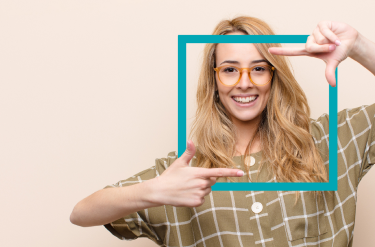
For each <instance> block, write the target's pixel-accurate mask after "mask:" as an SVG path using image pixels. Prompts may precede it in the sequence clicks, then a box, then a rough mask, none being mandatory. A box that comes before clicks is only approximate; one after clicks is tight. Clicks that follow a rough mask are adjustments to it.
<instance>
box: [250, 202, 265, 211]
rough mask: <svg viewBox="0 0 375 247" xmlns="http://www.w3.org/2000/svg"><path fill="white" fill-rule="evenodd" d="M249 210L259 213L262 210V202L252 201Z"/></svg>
mask: <svg viewBox="0 0 375 247" xmlns="http://www.w3.org/2000/svg"><path fill="white" fill-rule="evenodd" d="M251 210H252V211H253V212H254V213H256V214H259V213H260V212H262V210H263V205H262V203H260V202H254V204H253V205H252V206H251Z"/></svg>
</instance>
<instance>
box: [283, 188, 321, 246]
mask: <svg viewBox="0 0 375 247" xmlns="http://www.w3.org/2000/svg"><path fill="white" fill-rule="evenodd" d="M278 196H279V199H280V205H281V211H282V215H283V221H284V225H285V231H286V234H287V237H288V240H289V241H295V240H298V239H303V238H311V237H318V236H320V235H323V234H325V233H327V232H328V227H327V219H326V216H325V215H324V214H325V212H326V211H325V206H324V198H323V196H320V198H318V197H319V196H317V197H315V196H314V194H313V193H311V192H309V191H301V192H300V197H299V199H298V200H297V202H296V201H295V199H296V194H295V192H294V191H288V192H279V193H278Z"/></svg>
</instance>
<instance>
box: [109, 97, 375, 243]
mask: <svg viewBox="0 0 375 247" xmlns="http://www.w3.org/2000/svg"><path fill="white" fill-rule="evenodd" d="M374 115H375V104H372V105H370V106H361V107H357V108H354V109H345V110H343V111H340V112H339V113H338V118H337V120H338V126H337V127H338V129H337V135H338V147H337V149H338V152H337V154H338V158H337V165H338V177H337V180H338V190H337V191H333V192H327V191H326V192H324V193H323V196H322V197H321V198H320V199H319V198H316V197H314V196H313V194H312V193H311V192H306V191H305V192H303V191H301V194H300V195H301V196H300V198H299V200H298V201H297V203H296V204H295V192H294V191H212V192H211V193H210V194H208V195H207V196H206V197H205V202H204V204H203V205H201V206H199V207H174V206H170V205H164V206H159V207H153V208H148V209H145V210H140V211H138V212H135V213H132V214H130V215H126V216H124V217H122V218H120V219H118V220H116V221H114V222H112V223H109V224H106V225H105V227H106V228H107V229H108V230H109V231H110V232H111V233H112V234H113V235H115V236H116V237H118V238H119V239H122V240H133V239H136V238H138V237H147V238H149V239H151V240H152V241H154V242H155V243H156V244H158V245H159V246H186V247H187V246H189V247H193V246H197V247H211V246H212V247H217V246H220V247H223V246H225V247H227V246H230V247H236V246H238V247H244V246H262V247H266V246H267V247H268V246H273V247H284V246H309V247H311V246H321V247H327V246H337V247H342V246H352V242H353V233H354V220H355V210H356V198H357V188H358V184H359V182H360V181H361V179H362V178H363V176H364V175H365V174H366V173H367V172H368V171H369V169H370V168H371V167H372V165H373V164H374V163H375V145H374V143H375V127H374ZM311 134H312V136H313V138H314V141H315V145H316V146H317V148H318V149H320V150H321V151H322V154H321V155H322V158H323V161H324V162H325V165H326V169H327V172H328V166H329V160H328V157H329V148H328V147H329V116H328V115H327V114H323V115H322V116H320V117H319V118H318V119H317V120H314V119H311ZM261 155H262V151H260V152H257V153H253V154H251V156H252V157H254V158H255V165H253V166H250V167H249V168H250V173H249V174H247V175H245V176H243V177H235V178H233V179H235V181H236V182H248V181H249V180H248V177H249V176H250V177H251V179H252V181H256V176H257V170H258V167H259V161H260V159H261ZM176 159H177V153H176V152H170V153H168V155H167V157H166V158H160V159H156V161H155V166H152V167H150V168H149V169H146V170H144V171H142V172H140V173H138V174H135V175H134V176H132V177H130V178H128V179H126V180H121V181H119V182H117V183H115V184H112V185H108V186H106V187H105V188H112V187H123V186H129V185H133V184H136V183H141V182H143V181H146V180H149V179H152V178H155V177H157V176H159V175H160V174H162V173H163V171H165V169H167V168H168V167H169V166H170V165H171V164H172V163H173V162H174V161H175V160H176ZM233 160H234V162H235V163H236V164H237V167H238V168H240V169H242V170H244V171H245V168H244V163H243V162H241V156H235V157H233ZM195 161H196V159H195V157H193V159H192V161H191V162H190V164H189V165H190V166H194V165H195ZM227 181H228V180H226V179H225V178H218V182H227ZM258 181H259V182H265V181H271V182H272V181H274V180H273V179H272V177H271V176H270V175H269V174H268V173H267V169H262V170H261V171H260V173H259V178H258ZM255 202H258V203H261V204H262V206H263V209H262V211H261V212H259V213H254V212H253V211H252V209H251V206H252V205H253V204H254V203H255Z"/></svg>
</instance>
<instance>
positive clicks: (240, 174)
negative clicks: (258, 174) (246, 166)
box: [237, 171, 245, 177]
mask: <svg viewBox="0 0 375 247" xmlns="http://www.w3.org/2000/svg"><path fill="white" fill-rule="evenodd" d="M244 174H245V173H244V172H243V171H238V172H237V176H241V177H242V176H243V175H244Z"/></svg>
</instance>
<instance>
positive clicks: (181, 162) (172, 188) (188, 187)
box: [152, 141, 244, 207]
mask: <svg viewBox="0 0 375 247" xmlns="http://www.w3.org/2000/svg"><path fill="white" fill-rule="evenodd" d="M189 143H190V144H189ZM195 151H196V150H195V146H194V144H193V142H192V141H188V147H187V149H186V151H185V152H184V153H183V154H182V155H181V157H180V158H178V159H177V160H175V161H174V162H173V163H172V164H171V165H170V166H169V167H168V169H166V170H165V171H164V172H163V173H162V174H161V175H160V176H159V177H156V178H155V181H154V182H155V183H154V186H155V187H154V188H153V191H154V192H155V193H153V194H152V197H153V199H152V200H153V201H154V202H156V204H159V205H172V206H176V207H198V206H201V205H202V204H203V203H204V197H205V196H206V195H208V194H209V193H210V192H211V186H212V185H214V184H215V183H216V178H217V177H242V176H243V174H244V172H243V171H242V170H240V169H232V168H202V167H190V166H189V162H190V160H191V159H192V158H193V156H194V154H195Z"/></svg>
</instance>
